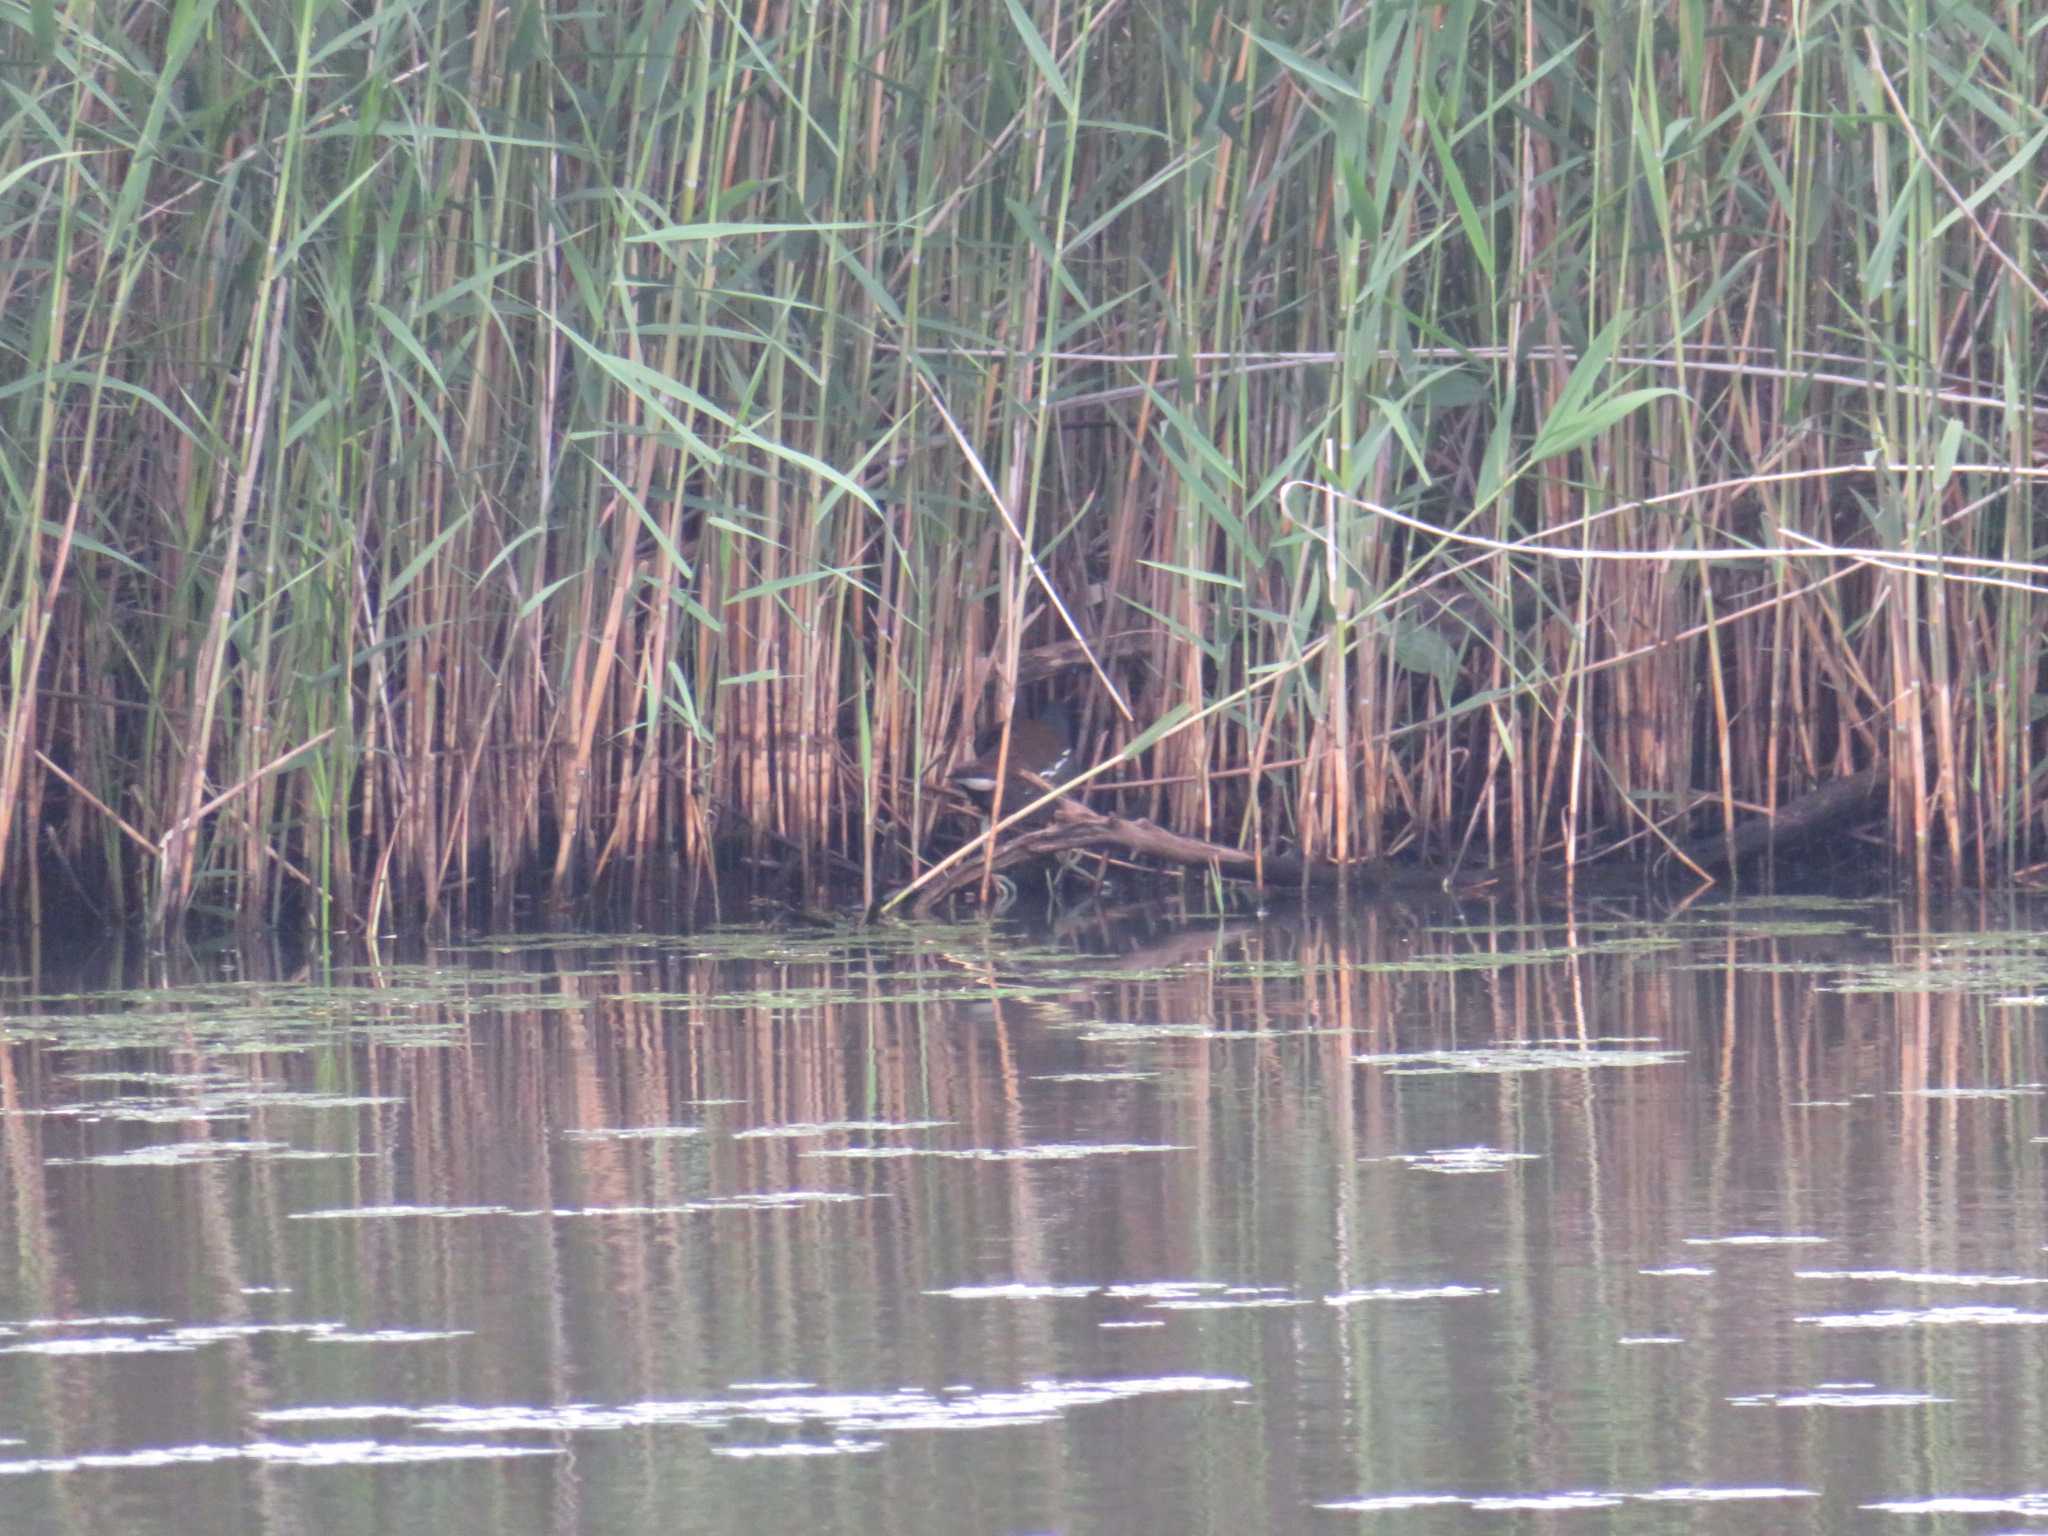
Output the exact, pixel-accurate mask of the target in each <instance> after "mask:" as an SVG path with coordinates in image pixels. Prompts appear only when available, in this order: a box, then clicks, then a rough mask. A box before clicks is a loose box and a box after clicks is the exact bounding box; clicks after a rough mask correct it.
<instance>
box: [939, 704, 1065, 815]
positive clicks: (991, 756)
mask: <svg viewBox="0 0 2048 1536" xmlns="http://www.w3.org/2000/svg"><path fill="white" fill-rule="evenodd" d="M1001 747H1002V733H1001V732H1000V731H999V732H997V733H996V734H995V735H994V736H992V737H990V738H989V739H988V742H987V746H986V750H984V751H983V752H982V753H981V755H980V756H978V757H977V758H975V759H974V761H973V762H971V763H963V764H961V765H960V766H959V767H958V768H955V769H954V770H953V774H952V778H953V782H954V784H956V785H957V786H959V787H960V788H961V789H973V790H979V791H981V792H982V793H983V794H988V793H990V792H992V791H993V790H994V789H995V787H996V766H997V765H996V758H997V755H998V752H999V750H1000V748H1001ZM1074 766H1075V764H1074V717H1073V716H1072V715H1071V714H1069V713H1068V712H1067V707H1066V705H1064V704H1053V705H1049V706H1048V707H1047V708H1046V709H1045V710H1043V711H1042V712H1041V713H1039V714H1036V715H1029V716H1024V717H1020V718H1017V719H1013V720H1012V721H1011V722H1010V778H1011V782H1012V783H1013V784H1014V783H1015V781H1016V778H1017V775H1018V774H1020V773H1035V774H1037V775H1038V776H1039V777H1040V778H1042V779H1046V780H1048V781H1050V782H1052V783H1058V782H1059V780H1060V776H1061V775H1062V774H1065V773H1067V772H1068V771H1070V770H1071V769H1072V768H1073V767H1074Z"/></svg>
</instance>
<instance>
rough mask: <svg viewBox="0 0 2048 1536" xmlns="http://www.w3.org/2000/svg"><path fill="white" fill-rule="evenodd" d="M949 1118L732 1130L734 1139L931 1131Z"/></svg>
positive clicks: (841, 1122)
mask: <svg viewBox="0 0 2048 1536" xmlns="http://www.w3.org/2000/svg"><path fill="white" fill-rule="evenodd" d="M952 1123H953V1122H952V1121H950V1120H813V1121H809V1122H806V1123H803V1124H798V1125H757V1126H755V1127H754V1128H753V1129H752V1130H747V1131H734V1132H733V1133H732V1139H733V1140H734V1141H753V1140H757V1139H760V1138H764V1137H777V1136H788V1137H801V1136H833V1135H838V1134H841V1133H843V1132H853V1131H859V1132H870V1131H935V1130H938V1129H939V1128H940V1127H941V1126H947V1125H951V1124H952Z"/></svg>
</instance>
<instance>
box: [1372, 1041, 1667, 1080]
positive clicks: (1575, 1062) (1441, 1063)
mask: <svg viewBox="0 0 2048 1536" xmlns="http://www.w3.org/2000/svg"><path fill="white" fill-rule="evenodd" d="M1351 1059H1352V1060H1353V1061H1355V1062H1357V1063H1359V1064H1360V1065H1362V1066H1370V1067H1383V1068H1385V1069H1386V1071H1387V1074H1388V1075H1389V1076H1390V1077H1396V1076H1397V1077H1413V1076H1421V1075H1424V1074H1428V1073H1446V1072H1463V1073H1470V1074H1476V1075H1478V1076H1482V1077H1495V1076H1505V1075H1507V1074H1509V1073H1514V1072H1571V1071H1583V1070H1587V1069H1589V1068H1593V1067H1664V1066H1670V1065H1671V1064H1672V1063H1674V1062H1679V1061H1683V1060H1685V1052H1684V1051H1652V1050H1641V1049H1628V1048H1623V1047H1615V1046H1591V1047H1584V1048H1582V1047H1578V1046H1571V1045H1521V1046H1517V1045H1498V1046H1479V1047H1475V1048H1473V1049H1471V1050H1463V1051H1371V1052H1367V1053H1366V1054H1365V1055H1362V1056H1354V1057H1352V1058H1351Z"/></svg>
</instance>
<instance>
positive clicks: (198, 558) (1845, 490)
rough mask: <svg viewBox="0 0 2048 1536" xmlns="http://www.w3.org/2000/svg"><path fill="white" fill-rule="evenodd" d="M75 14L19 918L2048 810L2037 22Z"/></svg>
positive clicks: (1907, 15)
mask: <svg viewBox="0 0 2048 1536" xmlns="http://www.w3.org/2000/svg"><path fill="white" fill-rule="evenodd" d="M1768 23H1769V24H1763V23H1762V22H1760V21H1759V19H1758V17H1757V16H1756V15H1753V14H1752V12H1751V11H1750V10H1748V9H1747V8H1729V7H1721V6H1711V5H1706V4H1699V3H1685V4H1679V5H1676V6H1669V7H1638V8H1619V7H1607V6H1581V5H1575V4H1535V5H1531V6H1527V7H1522V8H1506V7H1496V6H1490V5H1475V4H1469V3H1468V4H1449V5H1431V6H1419V5H1408V4H1383V5H1374V6H1371V7H1369V8H1352V7H1342V6H1338V7H1328V6H1313V7H1268V6H1265V5H1262V4H1260V3H1258V0H1232V3H1229V4H1196V5H1194V6H1192V7H1178V6H1175V7H1164V8H1154V7H1148V6H1143V5H1138V4H1135V3H1127V0H1083V3H1080V4H1066V3H1056V0H1028V3H1027V0H1018V3H1015V4H1010V5H1005V6H986V5H959V4H952V3H943V0H942V3H940V4H937V5H934V6H931V7H926V8H923V9H920V10H916V11H913V12H899V11H897V10H894V9H891V8H888V7H885V6H878V5H871V4H859V3H853V0H845V3H839V4H828V5H818V6H796V5H789V4H773V3H770V4H763V5H759V6H754V7H748V8H745V9H744V10H733V9H719V8H712V7H705V6H701V5H698V4H694V3H683V0H675V3H662V0H646V3H641V4H634V5H623V6H613V7H598V8H592V9H585V10H569V9H564V8H556V7H550V6H546V5H541V4H536V3H523V4H514V5H511V6H507V7H499V8H492V7H479V6H474V5H468V4H456V3H452V0H411V3H391V4H372V3H367V0H365V3H357V4H346V3H318V0H315V3H310V4H307V5H303V6H294V7H287V6H281V5H276V4H263V3H258V4H250V5H244V6H241V7H236V8H228V7H222V6H219V5H216V4H211V3H206V0H194V3H189V4H181V5H176V6H172V7H168V8H162V9H158V10H153V11H146V12H141V13H130V12H127V11H117V10H115V9H114V8H113V7H111V6H107V5H96V4H92V3H80V4H77V5H73V6H70V7H67V8H57V7H52V6H40V5H38V6H28V7H22V6H15V7H12V8H0V77H4V78H5V80H6V81H7V82H8V85H9V95H8V97H7V99H6V101H5V103H4V104H0V256H4V260H0V441H4V445H5V446H4V452H0V465H4V470H5V472H4V476H0V498H4V508H5V510H4V524H0V527H4V534H0V541H4V542H0V613H4V616H5V632H6V641H5V644H6V649H7V665H6V670H5V673H4V675H0V902H4V903H5V904H6V905H7V906H8V907H10V908H11V909H13V910H15V911H17V912H21V913H24V914H27V915H29V916H34V915H35V914H36V913H39V912H41V911H42V910H43V909H44V907H45V905H46V903H47V902H49V901H51V900H53V899H55V898H56V897H58V896H60V895H61V896H65V897H67V898H69V897H71V896H76V895H82V896H84V897H87V898H89V899H90V901H91V902H93V903H95V904H97V905H98V906H99V907H100V908H101V909H103V910H104V911H106V912H107V913H108V914H109V915H110V916H111V917H114V918H117V919H118V918H122V917H127V916H134V915H146V916H148V917H150V918H151V919H153V920H155V921H156V922H159V923H169V922H173V921H175V920H176V919H178V918H179V917H180V916H181V915H182V914H183V913H185V912H186V911H187V910H189V909H191V908H193V907H194V906H195V905H197V906H199V907H203V908H210V909H216V910H228V911H234V912H236V913H239V914H241V915H243V916H245V917H250V918H263V917H275V916H277V915H279V914H280V913H283V912H285V911H287V910H289V911H292V912H294V913H299V914H303V915H304V916H305V917H306V918H307V919H308V920H310V921H312V922H314V923H316V924H319V925H322V926H328V925H337V924H343V923H355V924H363V925H368V926H376V925H379V924H382V923H385V922H387V921H389V920H390V919H391V918H392V917H393V916H394V915H397V916H401V917H404V918H406V919H407V920H409V921H416V920H419V919H421V918H426V917H430V916H432V915H433V914H435V913H437V912H444V911H446V910H448V909H449V908H450V907H451V906H452V905H455V904H457V903H458V902H460V903H473V902H476V901H478V900H481V899H484V898H486V897H494V896H498V897H501V896H502V895H503V893H504V892H506V891H507V890H509V889H510V885H511V883H512V882H513V881H514V880H515V879H518V878H529V879H537V880H539V881H541V882H543V883H544V884H545V885H546V886H547V887H548V888H549V889H550V890H551V891H552V893H553V894H555V895H556V896H557V897H560V898H564V899H567V898H570V897H573V896H575V895H577V894H578V893H580V892H582V891H585V890H587V889H589V888H590V885H591V883H592V882H593V881H594V880H598V879H609V878H611V877H613V876H615V875H617V876H620V877H623V879H624V881H625V882H626V883H627V884H628V885H631V884H632V883H633V882H635V881H638V880H641V879H645V878H650V877H652V876H654V875H660V876H667V877H673V876H674V875H675V874H676V873H677V872H678V871H683V872H688V873H705V874H708V873H709V872H711V870H712V869H713V867H714V863H715V861H716V859H717V858H718V857H719V855H720V850H722V849H727V848H729V849H731V850H733V856H734V857H736V858H740V857H743V858H745V859H747V860H749V861H754V862H760V861H768V862H771V863H774V864H777V865H781V866H786V867H787V868H788V869H789V870H790V871H791V872H792V874H793V875H794V876H795V878H796V879H797V880H798V881H799V882H800V883H801V884H802V885H804V886H805V887H807V888H811V889H818V888H822V887H823V886H824V885H825V884H826V883H827V882H828V880H829V878H830V877H832V876H833V875H834V874H840V875H844V876H845V877H847V878H848V879H849V880H850V881H852V882H857V884H858V888H859V894H860V897H861V899H863V900H870V901H871V900H874V899H877V898H879V897H881V896H882V895H884V894H886V893H887V892H888V891H889V890H890V889H891V888H892V887H898V886H900V885H901V884H902V883H903V882H905V881H906V880H908V879H910V878H912V877H914V876H915V875H916V874H918V873H919V872H920V871H922V870H923V869H924V868H926V867H928V865H929V863H930V861H931V859H932V858H933V857H934V856H935V855H936V854H937V853H940V852H943V851H944V850H945V849H947V848H949V847H952V846H954V845H955V844H957V843H958V842H959V841H960V840H961V839H962V838H963V837H965V836H967V835H969V834H970V833H971V831H972V829H973V827H974V821H973V819H972V818H971V816H969V815H967V814H966V812H965V808H964V807H963V806H962V805H961V803H960V802H959V800H958V798H957V797H955V796H953V795H952V794H950V793H948V792H946V791H944V790H942V789H941V788H940V787H939V786H940V784H941V781H942V778H943V774H944V771H945V769H946V768H947V767H948V766H949V765H951V764H952V763H955V762H957V761H959V760H960V758H961V757H962V756H963V755H965V753H966V752H967V751H969V750H970V749H971V743H972V742H973V741H974V739H975V737H976V736H977V734H978V733H979V732H980V731H982V730H985V729H986V728H987V727H988V726H989V725H990V724H991V723H992V722H994V721H997V720H999V719H1001V718H1003V717H1004V716H1006V715H1007V714H1008V713H1009V712H1010V711H1011V710H1012V708H1013V707H1014V706H1015V705H1016V701H1017V700H1018V698H1019V695H1020V693H1021V694H1022V695H1023V696H1024V697H1025V699H1026V700H1027V702H1028V701H1031V700H1035V699H1037V698H1041V697H1044V696H1047V695H1050V694H1053V693H1057V694H1059V695H1061V696H1063V697H1065V698H1067V699H1068V700H1070V701H1072V702H1073V703H1074V704H1075V705H1076V706H1077V707H1079V709H1080V710H1081V719H1082V732H1083V739H1084V743H1085V745H1086V748H1087V750H1088V751H1089V753H1090V754H1091V755H1092V756H1094V757H1095V758H1096V760H1098V761H1101V760H1106V759H1108V758H1109V757H1111V756H1113V755H1114V754H1116V753H1118V752H1128V753H1129V760H1128V761H1124V762H1119V763H1118V764H1117V766H1116V767H1114V768H1113V769H1111V770H1110V771H1108V772H1106V773H1104V774H1102V775H1100V776H1099V777H1098V778H1097V779H1095V780H1094V781H1092V783H1091V785H1090V788H1089V791H1088V793H1089V796H1090V803H1091V805H1092V806H1093V808H1094V810H1095V811H1096V812H1097V813H1100V814H1105V815H1114V816H1117V817H1119V818H1124V819H1127V820H1136V819H1143V820H1146V821H1149V822H1151V823H1154V824H1156V825H1157V826H1159V827H1161V828H1164V829H1167V830H1168V831H1169V832H1171V833H1172V834H1174V835H1178V836H1184V837H1190V838H1200V839H1205V840H1209V841H1213V842H1216V843H1219V844H1223V845H1226V846H1229V847H1232V848H1238V849H1244V850H1251V849H1258V850H1260V851H1261V852H1262V853H1263V852H1266V851H1275V852H1279V853H1282V854H1284V855H1286V856H1288V857H1293V858H1298V859H1299V860H1301V861H1303V862H1305V863H1316V862H1319V861H1321V862H1327V861H1337V862H1339V863H1350V862H1352V861H1370V860H1377V859H1383V858H1386V857H1389V856H1410V857H1415V858H1418V859H1427V860H1430V861H1434V862H1438V863H1443V864H1453V865H1457V866H1460V867H1474V866H1481V867H1488V868H1496V869H1499V868H1505V869H1514V870H1530V869H1534V868H1536V867H1538V866H1539V865H1542V864H1544V863H1550V862H1573V861H1583V860H1586V859H1588V858H1591V857H1594V856H1596V855H1601V854H1606V853H1610V852H1614V851H1616V850H1619V851H1620V852H1621V853H1622V854H1623V855H1624V856H1637V857H1641V858H1645V859H1656V858H1672V857H1681V856H1682V857H1691V858H1692V859H1693V861H1694V862H1696V863H1697V862H1699V855H1698V853H1697V852H1696V850H1699V849H1701V848H1703V847H1707V846H1710V845H1712V844H1714V843H1715V842H1716V841H1717V840H1718V841H1719V842H1720V843H1721V844H1722V845H1723V846H1727V845H1728V844H1729V843H1730V842H1731V840H1733V839H1735V838H1737V837H1738V836H1741V835H1745V834H1743V832H1742V830H1741V829H1742V828H1744V827H1745V826H1746V825H1748V824H1749V823H1752V822H1754V821H1755V820H1757V819H1758V818H1759V817H1768V816H1769V815H1771V814H1772V813H1773V812H1774V811H1775V809H1776V808H1777V807H1779V806H1781V805H1784V804H1787V803H1789V802H1793V801H1795V800H1796V799H1797V798H1798V797H1799V796H1801V795H1804V794H1806V793H1808V792H1811V791H1813V790H1815V789H1824V788H1825V787H1826V786H1828V785H1830V784H1832V783H1835V782H1836V781H1841V780H1846V779H1849V778H1851V776H1853V775H1858V774H1866V773H1874V774H1875V775H1876V776H1877V783H1878V792H1877V793H1876V794H1874V795H1873V797H1872V803H1873V804H1874V806H1875V807H1876V808H1877V809H1878V810H1879V811H1880V812H1883V811H1886V810H1888V812H1889V815H1888V818H1887V819H1885V820H1884V821H1882V822H1881V823H1880V825H1882V826H1884V827H1888V829H1889V830H1888V832H1887V833H1883V834H1881V835H1880V836H1879V838H1878V843H1879V845H1880V846H1887V847H1889V848H1890V850H1891V851H1892V852H1893V853H1894V854H1895V855H1896V856H1897V858H1898V860H1899V862H1900V866H1901V869H1902V872H1903V874H1904V875H1905V877H1906V878H1909V879H1913V880H1918V881H1921V882H1926V881H1930V880H1934V879H1939V878H1944V877H1946V878H1960V879H1973V880H1988V879H1995V878H2000V877H2003V876H2007V875H2010V874H2013V873H2014V872H2017V871H2022V870H2024V869H2026V868H2027V867H2029V866H2030V865H2031V864H2032V863H2033V862H2034V861H2035V860H2036V859H2037V858H2038V857H2039V854H2040V849H2039V840H2040V827H2041V818H2042V816H2043V814H2044V811H2048V798H2044V795H2043V792H2042V788H2041V784H2040V782H2039V781H2040V778H2041V762H2040V760H2039V756H2038V754H2039V751H2040V747H2041V744H2042V743H2041V737H2040V727H2039V725H2038V723H2037V717H2038V716H2039V715H2040V714H2041V713H2042V708H2041V703H2042V687H2041V675H2040V668H2039V665H2038V660H2037V657H2038V653H2039V650H2040V647H2041V612H2040V609H2041V605H2040V604H2039V603H2038V602H2037V601H2036V600H2035V590H2036V587H2037V586H2038V585H2039V584H2040V581H2041V577H2040V575H2039V572H2038V566H2039V563H2040V562H2041V560H2042V552H2041V543H2042V540H2041V537H2040V532H2039V529H2038V520H2039V515H2040V510H2041V494H2040V491H2039V489H2038V487H2039V484H2040V476H2041V475H2042V473H2043V471H2042V469H2041V467H2040V465H2039V460H2040V458H2041V454H2040V449H2039V447H2038V442H2037V435H2036V434H2037V421H2038V419H2039V417H2040V415H2041V412H2042V411H2043V410H2044V409H2048V396H2044V390H2043V384H2042V380H2041V371H2042V352H2043V348H2041V347H2038V346H2036V345H2035V342H2036V341H2037V339H2039V338H2040V337H2041V335H2042V326H2043V321H2044V317H2048V296H2044V292H2043V286H2042V282H2041V279H2040V277H2039V276H2038V273H2039V265H2040V264H2039V260H2038V256H2037V254H2036V248H2035V246H2034V244H2033V233H2034V225H2035V223H2036V222H2037V221H2038V219H2039V216H2040V209H2041V201H2042V196H2043V180H2042V176H2041V163H2042V157H2041V148H2042V145H2043V144H2044V142H2048V112H2044V109H2043V107H2042V102H2043V100H2044V98H2048V89H2044V86H2048V80H2044V76H2048V67H2044V66H2048V34H2043V32H2042V31H2041V29H2040V28H2039V27H2038V25H2037V24H2035V23H2034V22H2033V21H2032V20H2031V19H2030V12H2029V9H2028V8H2027V7H2024V6H2020V5H2017V4H2006V5H2002V6H2000V5H1982V6H1972V5H1940V4H1929V3H1917V0H1916V3H1898V4H1879V5H1872V6H1857V7H1853V8H1843V7H1837V6H1831V5H1826V4H1822V5H1815V6H1810V7H1805V8H1801V9H1798V10H1795V11H1793V12H1791V13H1789V14H1788V15H1787V16H1785V17H1780V16H1779V14H1778V13H1776V12H1771V13H1769V15H1768Z"/></svg>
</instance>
